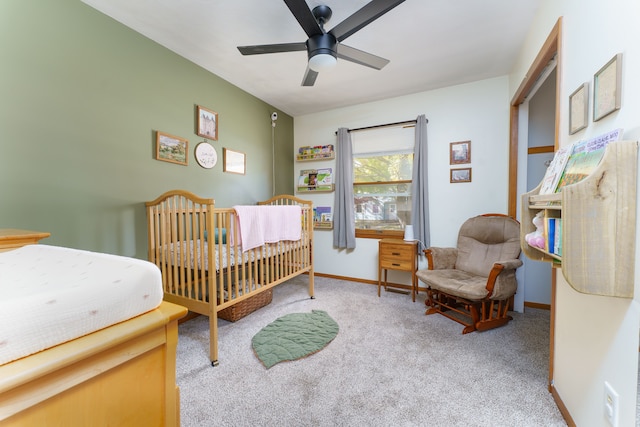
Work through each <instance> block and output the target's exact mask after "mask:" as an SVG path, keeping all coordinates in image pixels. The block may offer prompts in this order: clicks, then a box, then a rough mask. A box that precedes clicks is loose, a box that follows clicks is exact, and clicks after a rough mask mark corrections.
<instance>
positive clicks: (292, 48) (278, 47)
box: [238, 42, 307, 55]
mask: <svg viewBox="0 0 640 427" xmlns="http://www.w3.org/2000/svg"><path fill="white" fill-rule="evenodd" d="M238 50H239V51H240V53H241V54H243V55H260V54H263V53H280V52H297V51H300V50H307V44H306V43H304V42H300V43H281V44H262V45H255V46H238Z"/></svg>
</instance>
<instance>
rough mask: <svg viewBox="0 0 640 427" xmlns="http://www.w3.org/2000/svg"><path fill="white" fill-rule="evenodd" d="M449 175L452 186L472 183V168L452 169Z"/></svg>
mask: <svg viewBox="0 0 640 427" xmlns="http://www.w3.org/2000/svg"><path fill="white" fill-rule="evenodd" d="M449 174H450V176H449V182H450V183H451V184H457V183H458V182H471V168H461V169H450V172H449Z"/></svg>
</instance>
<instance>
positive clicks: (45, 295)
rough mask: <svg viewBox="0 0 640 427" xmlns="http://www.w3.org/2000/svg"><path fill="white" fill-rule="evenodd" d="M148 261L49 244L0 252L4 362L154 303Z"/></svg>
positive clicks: (154, 275) (156, 281) (154, 280)
mask: <svg viewBox="0 0 640 427" xmlns="http://www.w3.org/2000/svg"><path fill="white" fill-rule="evenodd" d="M162 295H163V293H162V278H161V275H160V270H159V269H158V268H157V267H156V266H155V265H154V264H152V263H150V262H148V261H142V260H139V259H134V258H128V257H123V256H117V255H109V254H103V253H97V252H89V251H83V250H78V249H70V248H62V247H57V246H49V245H29V246H24V247H22V248H19V249H15V250H12V251H8V252H2V253H0V365H3V364H5V363H8V362H11V361H12V360H16V359H19V358H22V357H25V356H28V355H30V354H33V353H36V352H39V351H42V350H45V349H47V348H49V347H53V346H55V345H57V344H61V343H63V342H66V341H70V340H73V339H75V338H78V337H80V336H83V335H87V334H90V333H92V332H94V331H97V330H99V329H103V328H106V327H108V326H111V325H113V324H116V323H119V322H123V321H125V320H128V319H130V318H132V317H135V316H138V315H140V314H142V313H146V312H148V311H150V310H153V309H155V308H156V307H158V306H159V305H160V303H161V302H162Z"/></svg>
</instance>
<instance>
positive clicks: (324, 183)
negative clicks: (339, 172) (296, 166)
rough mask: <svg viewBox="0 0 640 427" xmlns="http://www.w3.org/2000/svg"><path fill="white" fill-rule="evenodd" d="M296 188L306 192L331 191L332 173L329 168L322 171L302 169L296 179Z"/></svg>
mask: <svg viewBox="0 0 640 427" xmlns="http://www.w3.org/2000/svg"><path fill="white" fill-rule="evenodd" d="M298 188H305V189H308V190H319V191H323V190H329V191H330V190H332V189H333V172H332V169H331V168H324V169H304V170H301V171H300V176H299V177H298Z"/></svg>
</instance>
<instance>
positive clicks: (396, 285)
mask: <svg viewBox="0 0 640 427" xmlns="http://www.w3.org/2000/svg"><path fill="white" fill-rule="evenodd" d="M313 275H314V276H318V277H327V278H329V279H336V280H347V281H349V282H358V283H365V284H367V285H375V286H378V281H377V280H368V279H358V278H357V277H348V276H337V275H335V274H326V273H313ZM387 285H388V286H392V287H394V288H400V289H406V290H407V291H409V292H411V285H403V284H401V283H392V282H388V283H387ZM420 292H425V293H426V292H427V288H421V287H418V293H420Z"/></svg>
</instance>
